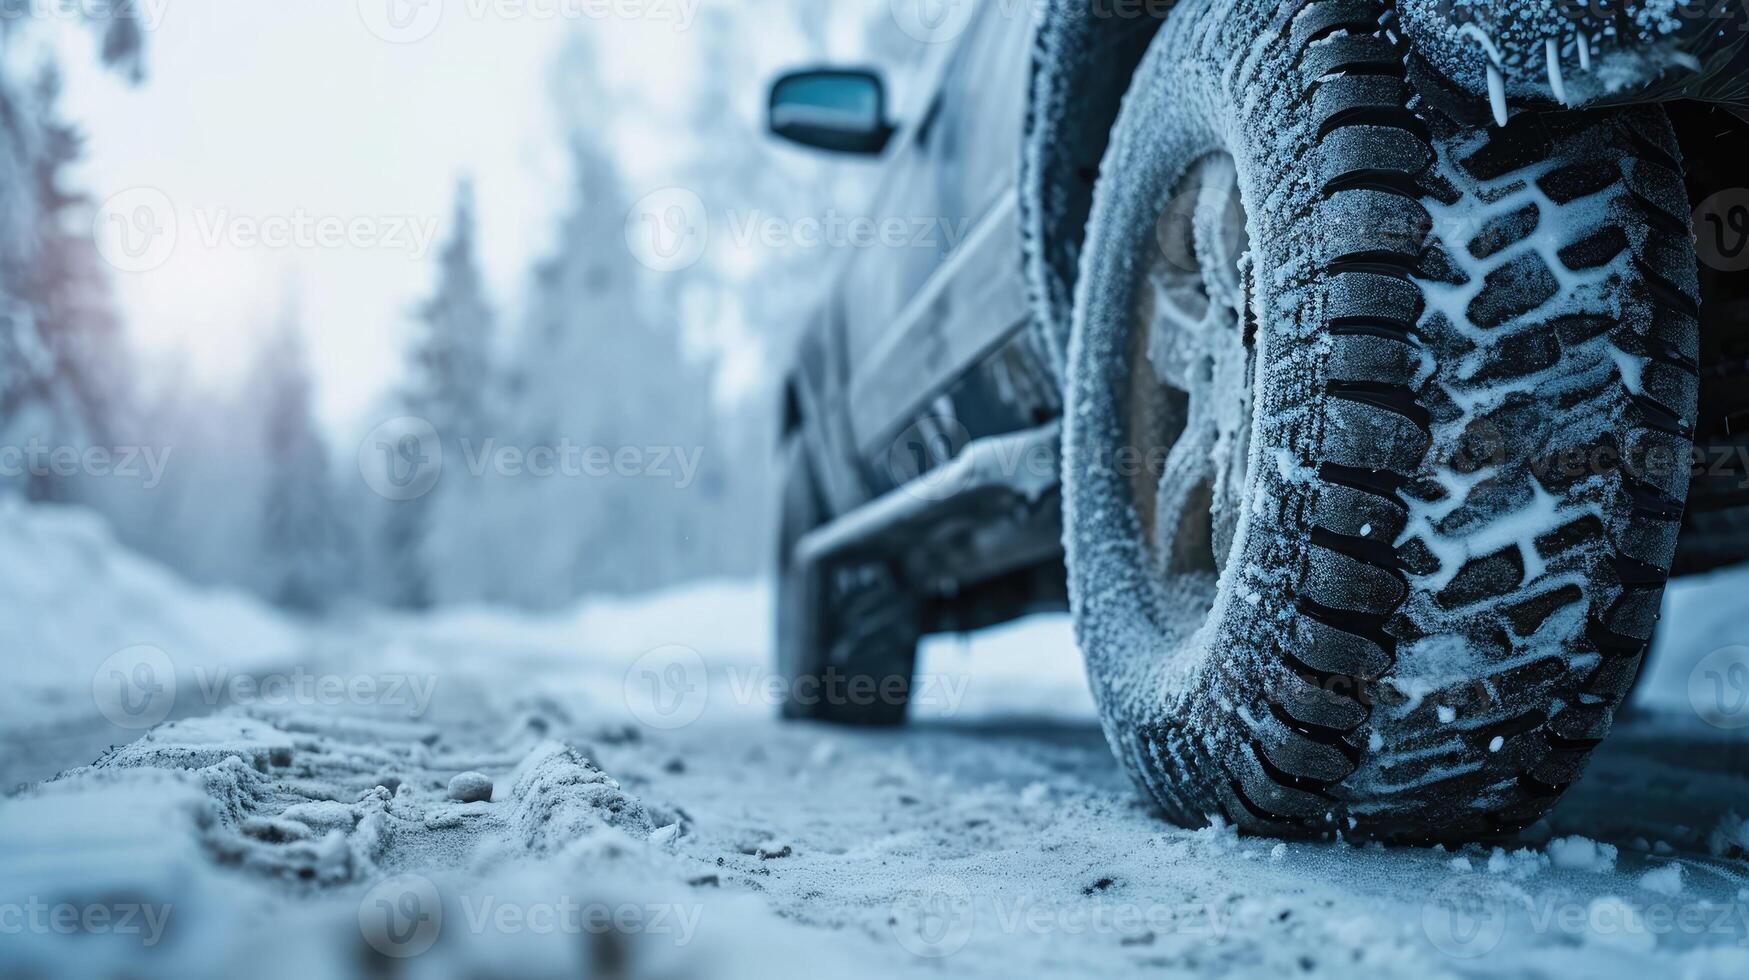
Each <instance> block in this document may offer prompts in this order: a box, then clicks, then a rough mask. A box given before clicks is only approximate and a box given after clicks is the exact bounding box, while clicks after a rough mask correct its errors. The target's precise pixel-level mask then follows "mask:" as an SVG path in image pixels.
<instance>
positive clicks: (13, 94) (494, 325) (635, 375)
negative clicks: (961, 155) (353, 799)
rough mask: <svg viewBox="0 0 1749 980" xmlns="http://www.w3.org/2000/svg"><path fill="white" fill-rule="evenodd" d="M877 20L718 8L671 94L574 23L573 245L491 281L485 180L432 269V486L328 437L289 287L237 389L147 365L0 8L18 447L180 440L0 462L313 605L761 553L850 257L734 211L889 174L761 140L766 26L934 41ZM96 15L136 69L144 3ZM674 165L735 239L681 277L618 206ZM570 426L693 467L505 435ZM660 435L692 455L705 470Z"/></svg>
mask: <svg viewBox="0 0 1749 980" xmlns="http://www.w3.org/2000/svg"><path fill="white" fill-rule="evenodd" d="M19 2H21V0H0V8H3V7H5V6H6V5H9V4H12V5H16V4H17V3H19ZM885 13H886V4H884V3H880V4H873V5H869V6H867V7H862V8H852V7H850V6H841V5H837V4H799V5H798V4H794V3H790V2H787V0H746V2H743V3H737V4H733V5H731V4H716V5H707V6H706V7H705V8H704V9H702V10H701V11H700V12H699V20H698V22H697V24H696V25H695V31H694V32H693V35H692V37H693V44H694V47H695V53H696V63H695V64H693V65H692V66H691V68H692V73H693V76H694V78H695V80H696V82H697V84H695V85H694V89H695V95H696V98H694V99H692V100H691V101H690V102H689V103H688V104H686V105H685V106H684V107H683V108H681V109H679V110H675V109H673V108H672V107H667V106H662V105H658V104H657V103H655V102H654V101H651V100H650V99H649V98H647V96H646V93H642V92H640V91H637V90H635V88H631V87H628V86H627V85H625V84H624V83H623V80H622V79H617V78H613V77H610V75H611V73H610V72H608V71H606V70H605V69H604V66H603V64H602V59H601V51H600V49H599V48H598V47H597V45H598V44H600V43H601V42H600V41H592V40H591V39H590V38H589V37H588V36H587V35H585V34H584V33H582V32H579V33H577V34H576V35H575V36H574V38H573V40H571V41H570V42H569V43H568V44H567V45H566V47H565V48H564V50H563V52H562V54H561V56H560V57H559V58H558V60H557V62H556V63H555V64H554V65H553V66H552V69H551V79H550V80H551V89H552V92H553V100H554V105H555V111H556V113H557V115H558V117H559V119H560V120H561V125H562V127H563V132H564V134H565V137H566V145H567V147H568V156H569V163H570V167H569V169H570V182H569V186H567V187H562V188H555V189H554V195H553V199H554V207H555V210H556V211H557V212H558V214H559V220H558V222H557V235H556V240H555V242H554V244H553V246H552V248H551V249H550V251H549V253H548V254H547V255H546V256H545V257H544V258H543V259H542V260H541V261H539V262H538V263H537V264H536V267H535V268H533V269H531V270H530V272H529V275H528V278H527V284H526V287H525V289H526V294H525V295H523V296H520V297H514V298H513V299H514V300H516V302H511V303H505V302H503V301H502V298H497V297H493V296H491V295H489V291H488V289H487V287H486V283H485V280H484V277H483V275H482V273H481V268H480V255H479V249H480V234H479V226H480V223H481V222H490V220H491V216H490V215H481V214H479V213H478V208H477V205H476V202H475V198H474V194H473V191H472V186H471V185H470V184H469V183H468V182H467V181H465V180H464V181H461V182H460V183H459V184H458V186H457V189H456V194H455V199H454V202H453V205H452V208H453V210H452V218H451V220H450V222H449V224H448V227H447V229H446V235H445V239H444V241H443V244H442V247H441V249H440V250H439V251H438V253H437V254H436V256H435V260H434V263H433V265H434V267H433V269H432V280H431V286H430V288H429V291H428V293H427V295H426V296H425V298H424V299H423V300H422V301H421V302H419V303H418V304H417V305H416V306H414V307H413V308H412V309H410V310H409V319H410V321H411V323H412V326H413V337H412V341H411V343H410V345H409V349H408V350H407V352H406V371H405V375H404V378H403V380H402V381H401V383H400V384H399V385H398V386H397V387H396V389H395V390H394V391H393V392H391V393H390V394H389V395H388V396H387V397H386V398H385V400H384V403H383V405H382V406H381V409H380V411H381V414H382V415H383V417H385V418H388V417H392V416H395V415H404V416H411V417H417V418H420V419H423V420H425V421H426V422H428V423H430V425H431V427H432V429H433V430H435V431H436V432H437V434H438V438H439V439H440V441H441V444H442V454H443V460H444V466H443V475H442V478H441V479H440V480H439V481H438V482H437V484H436V486H435V487H434V488H432V489H431V490H430V492H429V493H425V494H423V495H420V496H417V497H415V498H414V499H412V500H389V499H386V498H385V497H384V496H382V495H381V494H379V493H376V492H373V491H372V490H371V488H370V487H369V486H368V485H367V484H368V481H367V480H365V479H363V478H361V474H360V467H359V465H358V463H357V460H356V457H355V453H356V451H357V450H358V448H359V447H357V446H354V445H337V444H334V441H333V440H332V439H331V438H330V436H329V434H328V433H325V432H323V431H322V430H321V428H320V426H319V425H318V423H317V421H316V418H315V413H314V410H313V401H314V388H315V385H316V384H317V383H318V380H319V379H318V377H317V376H316V375H315V374H314V373H313V372H314V368H313V366H312V365H311V363H310V361H309V357H308V353H307V351H306V349H305V345H304V342H303V338H302V334H301V322H300V321H301V314H300V311H299V305H298V302H297V286H296V284H291V285H289V286H288V288H287V290H286V294H285V295H284V296H283V297H282V298H281V299H280V301H279V304H278V309H276V310H274V311H273V312H271V313H270V314H269V315H267V316H264V317H263V322H262V323H260V324H256V325H251V326H252V327H253V329H252V330H251V333H252V334H253V335H254V336H257V337H259V338H261V339H260V341H259V347H258V352H257V355H256V358H255V363H254V366H253V368H252V369H251V370H250V371H249V372H248V374H247V376H246V377H245V378H244V379H242V383H241V384H240V385H238V386H237V388H236V389H235V390H231V391H222V390H215V389H214V388H213V387H212V386H210V385H207V386H202V385H198V384H194V383H191V382H189V381H188V379H187V378H186V377H183V376H181V375H180V374H179V373H178V371H179V370H180V369H178V368H177V367H176V366H175V365H168V366H166V365H154V366H153V367H152V369H151V370H152V372H153V373H154V374H155V377H154V379H153V380H154V382H155V383H154V384H152V385H150V386H145V385H141V384H140V383H138V381H139V378H140V376H141V375H142V373H144V368H143V367H142V364H141V362H139V361H138V360H137V358H136V357H135V356H134V355H133V354H132V353H130V351H129V349H128V345H127V342H126V334H125V330H124V329H123V323H124V317H123V313H122V312H120V311H117V310H116V308H115V306H114V304H113V303H112V302H111V300H110V293H109V287H108V279H107V275H106V267H105V266H104V265H103V263H102V260H101V258H100V256H99V254H98V252H97V250H96V248H95V245H94V241H93V236H92V233H91V220H92V216H93V209H94V206H93V202H92V201H90V200H89V198H88V197H86V196H84V195H83V194H81V193H80V192H79V191H78V189H77V188H74V187H71V186H69V181H68V179H67V172H68V170H69V168H70V167H72V166H73V165H74V164H75V163H76V162H77V161H78V159H79V157H80V153H81V144H82V139H81V136H80V134H79V131H78V129H77V128H76V127H75V126H73V125H72V124H71V123H69V122H68V121H67V120H65V119H63V118H61V116H60V114H59V112H58V110H57V107H56V100H57V97H58V95H59V81H58V76H57V74H56V72H55V70H54V68H53V65H52V64H51V63H46V62H44V61H41V60H39V61H38V62H37V64H35V65H34V66H33V67H32V68H30V69H29V70H28V71H26V70H24V69H21V68H20V67H19V66H18V65H17V64H15V63H14V62H16V61H18V60H19V59H16V58H8V57H5V54H6V51H5V49H6V47H7V46H8V45H11V44H13V43H14V42H15V41H16V40H17V38H18V37H19V36H20V35H22V34H23V33H24V32H27V31H28V30H29V29H30V28H31V26H32V25H31V24H30V22H29V19H28V18H27V17H23V16H20V17H9V18H4V19H0V446H25V445H27V444H29V443H31V442H32V441H33V440H34V441H35V442H37V443H40V444H44V445H49V446H75V447H84V446H156V447H160V448H161V449H164V450H168V451H170V452H171V453H172V454H173V456H172V458H171V459H170V461H169V463H168V465H167V466H166V467H165V468H164V470H163V475H162V480H161V481H160V482H158V483H157V484H156V485H154V486H152V487H149V488H147V487H142V486H140V485H139V484H138V483H137V482H129V481H119V480H93V479H83V478H79V477H72V478H68V477H63V476H42V475H35V474H27V475H25V476H22V477H7V476H0V493H14V494H22V495H26V496H28V497H29V498H30V499H32V500H34V501H37V502H40V503H43V504H75V505H82V506H87V507H91V508H94V509H96V510H98V511H100V512H102V513H104V514H105V515H107V516H108V517H109V518H110V520H111V522H112V523H113V524H114V525H115V527H116V529H117V532H118V534H119V536H120V537H121V538H122V540H124V541H125V542H127V543H128V544H129V545H131V546H133V547H135V548H137V549H139V550H140V551H142V552H145V553H146V554H149V555H151V556H153V557H156V558H158V559H159V560H161V561H164V562H165V563H166V564H168V565H170V566H172V567H173V568H175V569H177V570H178V571H180V572H181V573H182V574H184V575H185V576H187V577H188V578H190V579H191V580H194V581H196V582H200V583H206V584H220V585H234V586H240V587H243V588H247V589H249V590H251V591H254V592H256V593H258V594H259V595H261V596H263V597H264V598H266V599H268V600H270V601H273V602H276V603H279V604H281V605H283V606H286V607H288V608H291V609H296V610H301V611H307V612H321V611H324V610H328V609H332V608H334V607H336V606H347V605H351V604H354V603H360V604H388V605H394V606H399V607H403V608H410V609H421V608H427V607H430V606H434V605H440V604H454V603H494V604H507V605H521V606H531V607H552V606H556V605H559V604H563V603H566V602H569V601H571V600H573V599H575V598H577V597H579V596H581V595H585V594H591V593H601V592H637V591H644V590H648V589H651V588H658V587H662V586H665V585H668V584H672V583H677V582H683V581H686V580H689V579H697V578H705V577H719V576H748V575H755V574H761V573H763V572H764V571H765V570H766V565H767V562H768V560H769V558H770V551H771V540H772V534H771V526H772V522H773V520H774V518H775V513H774V511H773V508H774V506H775V505H774V503H773V501H774V498H775V486H774V477H775V473H774V466H775V460H776V450H775V446H774V444H773V440H774V437H775V425H776V399H777V392H776V386H777V384H778V382H779V381H780V380H781V377H780V372H779V370H778V365H780V364H782V363H783V361H784V359H785V357H786V356H787V354H788V351H789V348H790V347H791V345H793V343H794V341H795V339H796V336H797V334H798V332H799V330H800V328H801V326H802V325H803V322H804V318H805V315H806V313H807V311H808V309H809V308H810V307H811V305H812V304H813V303H814V302H816V301H817V299H818V297H819V291H820V289H821V288H822V287H823V285H824V283H823V281H822V279H823V277H822V275H821V273H822V271H823V270H824V269H825V268H828V267H829V264H830V263H832V262H833V261H835V259H834V257H833V256H830V255H824V254H821V253H820V252H819V251H818V250H807V249H794V248H792V249H784V250H776V251H773V250H768V249H759V248H758V247H757V246H749V245H748V243H746V242H737V241H735V240H733V238H732V236H731V235H730V234H729V233H728V231H729V228H728V226H729V224H730V223H731V221H732V220H734V217H732V216H735V217H741V218H744V217H745V216H746V215H748V214H753V213H758V214H762V215H767V216H771V217H777V218H779V219H780V220H782V219H786V218H787V219H795V218H803V217H810V216H818V215H820V214H823V213H825V211H826V210H827V209H828V208H830V207H833V206H835V205H837V206H841V207H842V206H845V202H847V201H849V202H854V201H856V200H857V199H858V198H859V197H862V196H864V195H866V194H867V193H868V192H869V191H870V189H871V187H872V181H873V179H874V176H875V173H876V168H874V167H871V166H868V165H851V166H843V165H833V164H831V163H830V162H828V161H822V160H820V159H817V158H813V157H810V156H808V155H807V154H805V153H800V152H796V151H793V150H787V149H782V148H779V147H776V146H774V145H773V144H772V143H771V142H770V141H769V140H768V139H767V138H766V137H765V136H764V134H763V120H762V112H763V98H764V85H765V82H766V80H767V78H768V76H769V75H770V74H771V73H772V71H774V70H775V68H777V67H779V66H777V65H774V64H771V63H769V61H768V59H767V58H766V56H764V55H762V53H761V52H762V50H763V48H764V46H762V45H760V44H757V43H754V42H755V40H757V39H758V38H760V37H770V36H772V33H773V32H774V31H785V32H789V34H790V35H792V40H793V41H794V42H795V44H793V45H792V47H799V48H800V49H803V50H807V51H812V52H815V53H817V54H818V55H819V56H821V57H827V56H832V57H838V58H843V57H856V56H858V55H862V56H864V60H868V61H873V62H875V63H877V64H885V65H887V66H889V67H899V66H900V65H901V63H903V62H906V61H908V60H909V59H911V58H912V57H914V55H915V53H916V52H915V49H916V47H917V46H916V45H915V44H914V43H913V42H911V41H910V40H909V39H907V38H905V37H903V35H902V34H901V33H900V32H899V31H898V30H897V29H896V25H894V23H893V22H892V20H891V18H890V17H888V16H886V15H885ZM90 27H91V29H92V31H93V32H94V34H95V36H96V38H97V40H98V57H99V58H101V59H102V60H103V62H104V63H105V64H108V65H110V66H112V67H113V68H115V69H116V70H117V71H119V72H121V73H123V74H124V75H125V76H126V77H129V78H131V79H135V80H140V79H142V78H143V76H144V64H145V61H144V56H145V54H146V52H144V51H143V50H142V43H141V37H140V35H139V32H138V31H137V29H133V25H132V22H131V21H119V22H116V23H107V22H99V23H93V24H91V25H90ZM142 83H143V84H149V82H142ZM628 117H635V118H642V119H645V120H649V119H655V120H656V121H657V122H658V123H659V124H660V125H663V126H668V127H672V128H673V129H674V130H675V131H677V132H683V133H684V134H685V139H684V141H683V142H684V145H685V146H686V147H687V148H688V150H687V152H686V153H683V154H679V159H678V162H670V163H668V164H666V165H664V166H663V167H662V168H660V169H657V168H652V167H649V166H646V165H645V164H644V162H643V161H640V160H638V159H635V158H632V159H628V158H626V157H625V156H623V154H624V153H625V152H626V151H624V150H622V149H620V147H621V144H622V142H623V141H616V139H615V138H614V133H615V131H616V126H618V125H619V124H620V123H621V122H622V121H623V120H624V119H626V118H628ZM669 186H678V187H684V188H686V189H688V190H689V191H691V192H693V193H695V194H696V195H697V196H698V198H699V199H701V200H703V201H704V202H705V205H706V209H707V214H708V220H709V221H710V223H711V225H712V229H711V230H712V231H714V232H715V234H713V235H712V237H711V241H710V248H709V249H708V251H707V252H706V253H705V254H704V255H703V257H702V258H701V260H700V261H699V262H697V263H696V264H694V265H690V266H688V267H686V268H684V269H681V270H678V271H671V272H664V271H660V270H657V269H652V268H649V267H646V266H645V265H643V264H640V262H639V261H638V258H637V256H636V255H634V253H633V250H632V249H631V248H629V247H628V243H627V237H626V223H627V220H628V215H629V214H632V213H633V212H634V211H635V202H637V201H639V200H640V199H641V198H643V197H644V196H645V195H647V194H649V193H651V192H652V191H656V190H659V189H660V188H662V187H669ZM509 310H515V311H517V312H516V313H515V314H514V315H511V314H509V313H507V312H506V311H509ZM148 388H149V389H150V390H147V389H148ZM566 446H570V447H575V448H577V449H579V450H581V449H585V448H589V449H596V450H607V451H609V452H613V451H618V450H621V449H633V450H637V451H639V452H640V453H644V455H643V456H641V457H640V458H641V459H642V461H643V463H644V464H646V465H649V466H652V467H656V466H660V467H661V468H663V469H664V470H665V472H666V473H669V474H672V476H664V475H641V476H633V477H629V478H628V477H625V476H622V475H586V474H575V473H572V474H559V475H553V476H545V477H542V476H533V475H530V474H528V473H527V472H526V471H525V470H524V471H512V470H501V469H500V468H498V467H496V466H494V465H492V462H493V461H492V458H491V457H490V455H489V453H490V451H491V450H493V449H496V448H504V447H509V448H511V449H513V450H516V451H519V452H524V453H526V452H527V451H529V450H531V449H534V448H536V447H549V448H553V449H559V448H561V447H566ZM653 449H661V450H664V451H671V452H677V453H680V454H690V455H691V456H692V457H693V459H694V460H695V470H693V471H691V472H687V470H688V467H687V466H686V465H685V461H684V460H682V459H677V458H673V457H670V458H667V459H665V460H657V459H655V458H653V457H652V456H650V455H649V454H648V453H647V451H648V450H653Z"/></svg>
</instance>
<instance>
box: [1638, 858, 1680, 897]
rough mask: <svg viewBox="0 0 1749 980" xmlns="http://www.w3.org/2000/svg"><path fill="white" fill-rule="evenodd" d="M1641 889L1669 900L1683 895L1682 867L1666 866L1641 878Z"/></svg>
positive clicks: (1678, 865)
mask: <svg viewBox="0 0 1749 980" xmlns="http://www.w3.org/2000/svg"><path fill="white" fill-rule="evenodd" d="M1640 887H1641V888H1644V889H1645V890H1647V891H1649V892H1657V893H1658V894H1660V895H1663V896H1665V897H1667V898H1675V897H1676V896H1678V895H1680V894H1682V865H1680V864H1666V865H1664V866H1663V867H1662V868H1653V869H1652V870H1650V871H1648V872H1646V873H1645V874H1643V875H1641V876H1640Z"/></svg>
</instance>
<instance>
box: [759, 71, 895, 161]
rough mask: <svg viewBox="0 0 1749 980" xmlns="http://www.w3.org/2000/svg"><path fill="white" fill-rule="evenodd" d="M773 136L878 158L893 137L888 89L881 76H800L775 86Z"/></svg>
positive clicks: (845, 73) (851, 73)
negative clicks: (889, 118)
mask: <svg viewBox="0 0 1749 980" xmlns="http://www.w3.org/2000/svg"><path fill="white" fill-rule="evenodd" d="M767 121H768V124H769V126H770V129H771V133H772V135H774V136H777V137H779V138H782V139H786V140H789V141H790V142H792V143H800V144H801V145H802V146H811V147H813V148H815V149H819V150H828V151H830V152H833V153H855V154H860V155H863V156H876V155H879V154H880V153H881V152H882V151H883V150H885V149H886V148H887V143H888V141H889V140H891V139H892V138H893V127H892V125H891V124H890V123H888V122H887V86H886V82H885V81H883V80H882V78H881V76H880V74H879V73H877V72H873V71H865V70H856V69H820V70H813V71H798V72H792V73H790V74H788V75H785V76H783V77H782V78H779V79H778V80H777V81H776V82H775V83H774V84H773V85H772V86H771V109H770V114H769V116H768V118H767Z"/></svg>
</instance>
